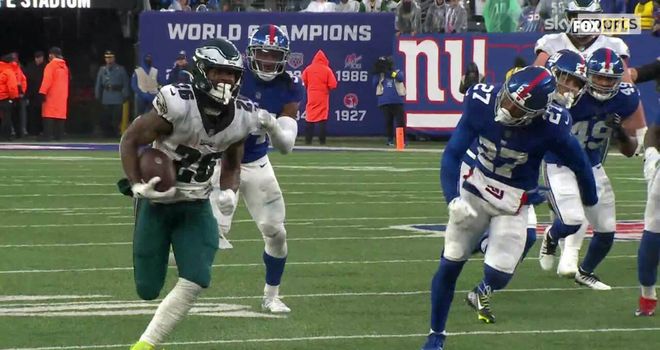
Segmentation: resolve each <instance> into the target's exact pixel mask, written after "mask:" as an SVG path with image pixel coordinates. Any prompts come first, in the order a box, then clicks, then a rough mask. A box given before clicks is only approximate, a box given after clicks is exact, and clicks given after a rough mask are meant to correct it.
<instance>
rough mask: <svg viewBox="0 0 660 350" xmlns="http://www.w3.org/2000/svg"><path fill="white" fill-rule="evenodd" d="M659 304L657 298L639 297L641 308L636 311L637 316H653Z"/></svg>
mask: <svg viewBox="0 0 660 350" xmlns="http://www.w3.org/2000/svg"><path fill="white" fill-rule="evenodd" d="M657 305H658V301H657V300H656V299H648V298H644V297H639V308H638V309H637V310H636V311H635V316H653V315H655V307H656V306H657Z"/></svg>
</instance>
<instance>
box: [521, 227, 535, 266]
mask: <svg viewBox="0 0 660 350" xmlns="http://www.w3.org/2000/svg"><path fill="white" fill-rule="evenodd" d="M534 243H536V228H535V227H528V228H527V238H526V239H525V248H524V249H523V253H522V256H521V257H520V261H522V260H523V259H525V257H526V256H527V253H528V252H529V250H530V249H532V247H533V246H534Z"/></svg>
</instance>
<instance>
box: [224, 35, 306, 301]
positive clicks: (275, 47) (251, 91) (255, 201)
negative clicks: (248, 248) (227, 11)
mask: <svg viewBox="0 0 660 350" xmlns="http://www.w3.org/2000/svg"><path fill="white" fill-rule="evenodd" d="M246 51H247V52H246V56H247V60H248V67H249V69H250V71H251V73H252V74H245V75H244V76H243V81H242V85H241V95H243V96H245V97H247V98H249V99H250V100H252V101H253V102H254V103H255V104H257V105H258V106H259V108H263V109H265V110H267V111H268V112H270V113H272V114H273V115H269V116H268V118H262V119H263V120H260V122H261V125H262V126H263V129H264V131H265V132H264V133H262V134H254V135H250V136H249V137H248V138H247V140H246V141H245V154H244V156H243V160H242V164H241V184H240V188H239V193H240V194H241V195H242V196H243V199H244V200H245V205H246V206H247V209H248V211H249V212H250V215H251V216H252V219H253V220H254V221H255V222H256V224H257V227H258V228H259V231H261V234H262V236H263V239H264V242H265V247H264V253H263V261H264V264H265V266H266V284H265V287H264V298H263V302H262V308H263V310H264V311H268V312H272V313H288V312H290V311H291V310H290V309H289V307H287V306H286V305H285V304H284V303H283V302H282V300H281V299H280V297H279V287H280V281H281V279H282V274H283V273H284V265H285V264H286V257H287V254H288V249H287V243H286V229H285V228H284V215H285V213H284V199H283V197H282V190H281V189H280V185H279V184H278V182H277V179H276V178H275V173H274V171H273V167H272V166H271V164H270V161H269V160H268V155H267V153H268V144H269V141H270V143H271V144H272V145H273V147H274V148H276V149H278V150H279V151H280V152H281V153H282V154H287V153H289V152H291V150H292V149H293V146H294V143H295V141H296V136H297V134H298V123H297V122H296V119H295V118H296V115H297V114H298V104H299V103H300V100H302V97H303V89H302V85H301V84H300V82H299V80H298V78H297V77H292V76H290V75H289V74H288V73H287V72H286V71H285V70H284V69H285V66H286V63H287V58H288V56H289V52H290V51H289V38H288V36H287V35H286V34H285V33H284V32H283V31H282V30H281V29H280V28H279V27H277V26H275V25H272V24H264V25H262V26H261V27H259V28H258V29H257V30H256V31H255V32H254V33H252V35H251V36H250V38H249V42H248V46H247V50H246ZM214 183H217V182H214ZM216 192H217V191H216ZM214 214H215V216H216V219H218V225H219V228H220V231H221V233H222V234H224V235H227V233H228V232H229V230H230V228H231V221H232V217H233V212H232V213H231V214H230V215H223V214H222V213H221V212H220V211H219V210H214Z"/></svg>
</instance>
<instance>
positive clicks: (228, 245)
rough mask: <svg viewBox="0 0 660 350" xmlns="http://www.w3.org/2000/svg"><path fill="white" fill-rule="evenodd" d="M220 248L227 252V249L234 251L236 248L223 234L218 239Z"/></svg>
mask: <svg viewBox="0 0 660 350" xmlns="http://www.w3.org/2000/svg"><path fill="white" fill-rule="evenodd" d="M218 248H219V249H223V250H225V249H232V248H234V246H233V245H232V244H231V243H230V242H229V240H228V239H227V237H225V235H223V234H222V233H221V234H220V237H219V239H218Z"/></svg>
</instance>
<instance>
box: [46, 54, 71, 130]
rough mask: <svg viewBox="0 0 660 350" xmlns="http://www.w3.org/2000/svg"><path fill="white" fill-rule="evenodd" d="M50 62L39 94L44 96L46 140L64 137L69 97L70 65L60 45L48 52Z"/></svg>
mask: <svg viewBox="0 0 660 350" xmlns="http://www.w3.org/2000/svg"><path fill="white" fill-rule="evenodd" d="M48 61H49V62H48V64H47V65H46V68H45V69H44V80H43V81H42V82H41V88H39V94H40V95H41V96H42V98H43V105H42V108H41V116H42V118H43V122H44V135H43V140H44V141H50V140H51V139H52V138H53V137H54V138H55V140H59V139H61V138H62V134H63V133H64V123H65V121H66V113H67V99H68V98H69V67H67V65H66V61H65V60H64V58H63V57H62V50H61V49H60V48H59V47H52V48H51V49H50V51H49V52H48Z"/></svg>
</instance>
